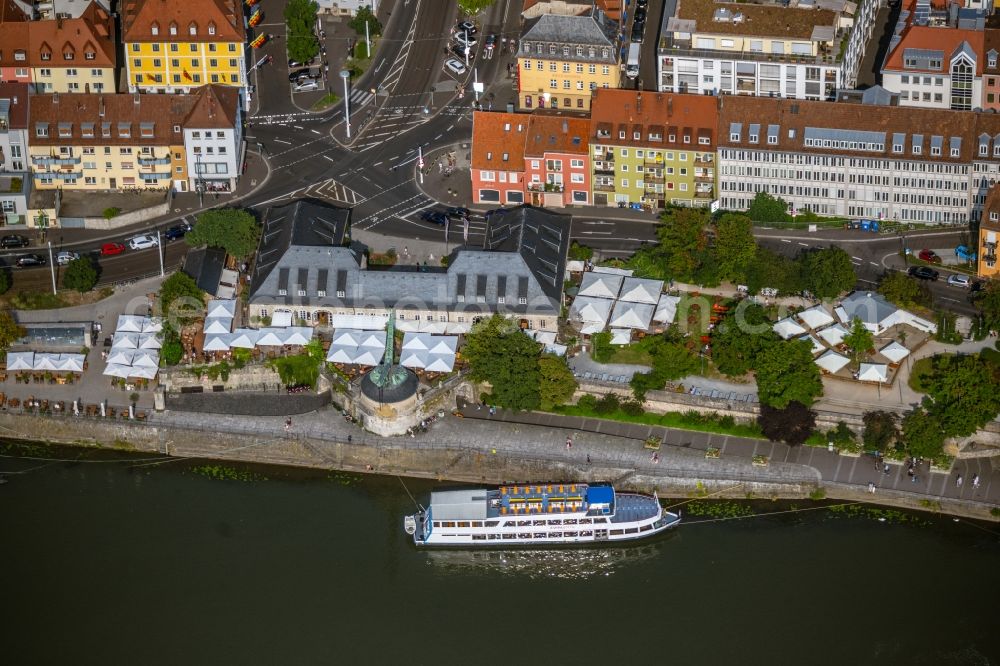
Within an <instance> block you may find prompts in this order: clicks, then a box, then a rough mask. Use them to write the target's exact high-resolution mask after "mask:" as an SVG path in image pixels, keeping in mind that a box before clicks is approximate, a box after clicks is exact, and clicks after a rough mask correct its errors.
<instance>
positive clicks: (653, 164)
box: [642, 160, 663, 169]
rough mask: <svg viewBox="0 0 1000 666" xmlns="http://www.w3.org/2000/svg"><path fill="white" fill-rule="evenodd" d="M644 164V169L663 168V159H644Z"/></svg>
mask: <svg viewBox="0 0 1000 666" xmlns="http://www.w3.org/2000/svg"><path fill="white" fill-rule="evenodd" d="M642 166H643V168H644V169H662V168H663V160H643V162H642Z"/></svg>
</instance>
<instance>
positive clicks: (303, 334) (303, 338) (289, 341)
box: [285, 326, 313, 345]
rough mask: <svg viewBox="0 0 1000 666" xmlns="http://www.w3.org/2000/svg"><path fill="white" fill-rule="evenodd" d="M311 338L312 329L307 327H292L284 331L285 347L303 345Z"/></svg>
mask: <svg viewBox="0 0 1000 666" xmlns="http://www.w3.org/2000/svg"><path fill="white" fill-rule="evenodd" d="M312 337H313V329H312V328H311V327H309V326H292V327H291V328H288V329H285V344H286V345H304V344H307V343H308V342H309V341H310V340H312Z"/></svg>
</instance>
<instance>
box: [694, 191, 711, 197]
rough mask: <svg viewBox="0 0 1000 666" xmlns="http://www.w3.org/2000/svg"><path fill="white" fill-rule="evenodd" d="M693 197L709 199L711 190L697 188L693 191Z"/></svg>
mask: <svg viewBox="0 0 1000 666" xmlns="http://www.w3.org/2000/svg"><path fill="white" fill-rule="evenodd" d="M694 198H695V199H711V198H712V190H697V191H695V193H694Z"/></svg>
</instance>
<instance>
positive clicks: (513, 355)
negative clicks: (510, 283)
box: [463, 314, 542, 410]
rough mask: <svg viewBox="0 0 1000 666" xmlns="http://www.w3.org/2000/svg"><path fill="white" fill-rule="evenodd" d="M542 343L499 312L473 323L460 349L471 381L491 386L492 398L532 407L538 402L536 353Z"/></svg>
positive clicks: (512, 405)
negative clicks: (468, 369) (486, 383)
mask: <svg viewBox="0 0 1000 666" xmlns="http://www.w3.org/2000/svg"><path fill="white" fill-rule="evenodd" d="M541 349H542V346H541V345H540V344H538V343H537V342H535V341H534V340H532V339H531V338H529V337H528V336H527V335H525V334H524V332H523V331H521V329H519V328H517V326H516V325H515V324H514V323H513V322H512V321H510V320H508V319H506V318H505V317H502V316H501V315H499V314H495V315H493V316H492V317H491V318H489V319H488V320H486V321H483V322H480V323H478V324H476V325H475V326H474V327H473V328H472V331H471V332H470V333H469V334H468V335H467V336H466V342H465V348H464V350H463V353H464V354H465V358H466V359H467V360H468V362H469V367H470V373H469V376H470V377H471V378H472V379H473V381H478V382H489V383H490V384H491V385H492V386H493V394H492V399H493V401H494V402H495V403H496V404H497V405H500V406H502V407H507V408H509V409H516V410H523V409H534V408H536V407H538V405H539V402H540V399H541V398H540V395H539V364H538V355H539V353H540V352H541Z"/></svg>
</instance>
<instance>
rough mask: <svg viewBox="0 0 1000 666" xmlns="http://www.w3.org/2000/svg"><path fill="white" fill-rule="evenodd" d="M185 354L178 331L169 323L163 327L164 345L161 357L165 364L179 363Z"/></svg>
mask: <svg viewBox="0 0 1000 666" xmlns="http://www.w3.org/2000/svg"><path fill="white" fill-rule="evenodd" d="M183 356H184V345H183V344H182V343H181V338H180V336H179V335H177V331H175V330H174V329H173V327H172V326H170V325H169V324H168V325H167V326H164V327H163V347H162V348H161V349H160V358H161V359H162V360H163V363H164V364H165V365H177V364H178V363H180V362H181V358H183Z"/></svg>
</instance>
